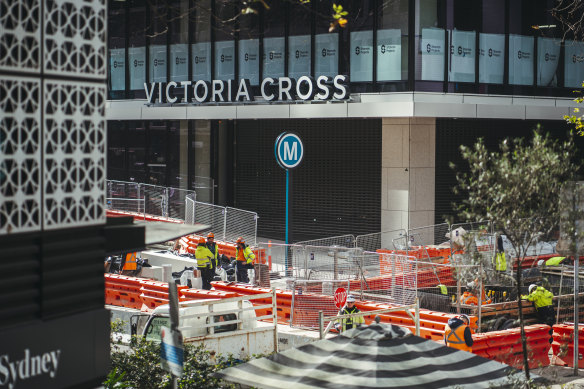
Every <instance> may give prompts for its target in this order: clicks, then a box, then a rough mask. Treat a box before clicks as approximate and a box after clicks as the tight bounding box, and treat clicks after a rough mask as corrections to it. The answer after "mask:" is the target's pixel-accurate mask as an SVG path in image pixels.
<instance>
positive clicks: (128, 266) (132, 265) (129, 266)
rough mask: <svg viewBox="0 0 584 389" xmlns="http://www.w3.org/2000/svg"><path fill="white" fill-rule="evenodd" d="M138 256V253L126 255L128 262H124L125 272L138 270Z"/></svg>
mask: <svg viewBox="0 0 584 389" xmlns="http://www.w3.org/2000/svg"><path fill="white" fill-rule="evenodd" d="M136 254H137V253H136V252H133V253H127V254H126V262H124V268H123V270H136V269H137V268H138V265H137V264H136Z"/></svg>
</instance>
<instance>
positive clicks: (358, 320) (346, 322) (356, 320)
mask: <svg viewBox="0 0 584 389" xmlns="http://www.w3.org/2000/svg"><path fill="white" fill-rule="evenodd" d="M358 312H361V311H360V310H359V308H357V307H353V308H352V309H351V308H349V307H345V308H343V310H342V311H341V315H350V314H351V313H358ZM341 322H342V326H343V331H346V330H347V329H349V330H350V329H351V328H353V326H357V324H363V323H365V319H363V316H355V317H348V318H346V319H342V320H341Z"/></svg>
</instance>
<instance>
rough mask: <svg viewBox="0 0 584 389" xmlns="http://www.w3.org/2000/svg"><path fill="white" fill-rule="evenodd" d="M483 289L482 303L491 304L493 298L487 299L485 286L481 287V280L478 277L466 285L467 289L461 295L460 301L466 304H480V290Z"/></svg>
mask: <svg viewBox="0 0 584 389" xmlns="http://www.w3.org/2000/svg"><path fill="white" fill-rule="evenodd" d="M479 289H482V290H481V305H483V304H490V303H491V302H492V301H491V299H487V294H486V293H485V288H480V285H479V280H478V279H476V280H474V281H472V282H470V283H469V284H468V285H467V286H466V291H465V292H464V293H463V294H462V296H460V303H461V304H466V305H479V298H478V297H477V296H478V290H479Z"/></svg>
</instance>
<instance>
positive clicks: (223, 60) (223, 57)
mask: <svg viewBox="0 0 584 389" xmlns="http://www.w3.org/2000/svg"><path fill="white" fill-rule="evenodd" d="M234 56H235V41H220V42H215V79H217V80H232V79H233V78H234V77H235V63H234Z"/></svg>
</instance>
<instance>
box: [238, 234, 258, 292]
mask: <svg viewBox="0 0 584 389" xmlns="http://www.w3.org/2000/svg"><path fill="white" fill-rule="evenodd" d="M235 259H237V261H236V267H237V281H239V282H246V283H247V282H249V277H248V276H247V270H248V269H253V260H254V259H255V255H254V253H253V252H252V251H251V249H250V248H249V246H248V245H246V244H245V240H243V238H242V237H239V238H237V241H236V249H235Z"/></svg>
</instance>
